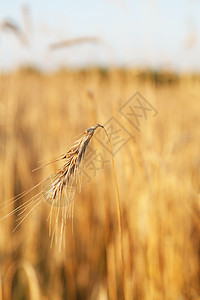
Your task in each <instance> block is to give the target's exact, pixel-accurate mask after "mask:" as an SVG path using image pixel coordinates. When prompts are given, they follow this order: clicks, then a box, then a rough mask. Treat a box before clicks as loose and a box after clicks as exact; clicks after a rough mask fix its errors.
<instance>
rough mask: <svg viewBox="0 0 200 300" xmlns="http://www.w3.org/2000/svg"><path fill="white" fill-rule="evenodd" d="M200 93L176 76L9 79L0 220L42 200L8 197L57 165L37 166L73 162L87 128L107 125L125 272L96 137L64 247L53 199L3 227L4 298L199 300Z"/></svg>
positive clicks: (30, 75) (0, 267) (0, 124)
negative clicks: (57, 235)
mask: <svg viewBox="0 0 200 300" xmlns="http://www.w3.org/2000/svg"><path fill="white" fill-rule="evenodd" d="M136 93H137V94H136ZM199 95H200V79H199V77H198V76H190V75H187V74H185V75H180V76H175V75H173V74H170V73H169V72H163V73H162V74H154V73H153V72H141V71H136V70H118V69H113V70H112V69H111V70H99V69H88V70H80V71H67V70H62V71H59V72H57V73H52V74H42V73H40V72H38V71H36V70H31V69H23V70H20V71H16V72H13V73H10V74H1V77H0V187H1V188H0V202H1V207H0V218H3V217H4V216H6V215H8V214H9V212H11V211H12V210H14V209H16V208H17V207H18V206H19V205H23V203H25V201H27V200H28V197H32V196H34V192H35V191H31V192H30V193H29V194H28V195H24V197H22V198H19V199H17V200H16V201H15V202H14V201H11V202H8V201H9V199H11V198H13V197H14V196H16V195H18V194H19V193H21V192H24V191H26V190H27V189H29V188H31V187H33V186H35V185H36V184H37V183H38V182H40V181H42V180H44V179H45V178H47V177H48V176H49V175H50V174H52V173H54V172H55V171H56V170H57V169H58V167H59V166H58V164H52V165H51V164H50V165H48V166H46V167H42V168H41V169H39V170H37V171H35V172H32V170H33V169H35V168H37V167H38V166H39V165H42V164H43V163H44V162H48V160H49V159H51V157H54V155H55V154H62V153H65V152H66V151H67V150H68V149H69V148H70V147H71V145H72V144H73V142H74V141H75V139H76V137H77V136H78V135H79V134H80V133H81V132H83V131H84V130H85V129H87V128H89V127H91V126H93V125H95V124H96V123H100V124H102V125H104V124H105V127H106V128H107V130H108V133H109V135H110V140H111V143H112V146H113V152H114V161H115V168H116V175H117V181H118V187H119V197H120V203H121V214H122V223H123V228H122V229H123V230H122V242H123V243H122V248H123V254H124V265H123V264H122V260H121V251H120V239H119V227H118V215H117V205H116V196H115V183H114V177H113V171H112V164H111V154H110V153H109V151H107V146H108V144H107V141H106V139H105V136H104V135H103V133H102V131H101V130H100V129H98V132H96V133H95V134H94V137H93V139H92V140H91V143H90V145H89V147H88V149H87V150H88V152H87V150H86V154H85V162H84V167H83V170H82V176H81V178H82V179H81V180H82V184H81V191H78V190H77V193H76V196H75V200H74V217H73V221H72V219H71V218H68V219H67V223H66V231H65V248H64V247H63V248H62V249H61V250H59V249H58V247H57V245H55V243H53V244H52V247H51V237H50V236H49V220H48V215H49V210H50V209H51V205H50V204H49V203H48V201H45V199H44V201H43V203H42V204H41V205H38V207H36V208H35V209H33V210H32V211H31V212H30V214H29V215H28V216H27V218H26V219H25V220H24V221H23V222H22V223H21V224H20V225H19V227H18V228H17V229H16V230H15V231H14V232H13V229H14V228H15V227H16V225H17V224H18V223H19V220H17V219H18V216H17V214H13V215H11V216H8V217H7V218H5V219H3V220H1V222H0V299H5V300H9V299H18V300H25V299H31V300H39V299H41V300H47V299H48V300H51V299H52V300H61V299H66V300H67V299H69V300H86V299H88V300H107V299H110V300H115V299H123V298H124V299H126V300H131V299H137V300H143V299H144V300H157V299H159V300H161V299H166V300H185V299H195V300H197V299H200V195H199V187H200V155H199V154H200V150H199V149H200V148H199V141H200V121H199V116H200V103H199V100H200V99H199ZM132 96H133V97H132ZM137 96H138V97H139V99H140V100H139V101H138V100H137ZM143 97H144V98H143ZM144 99H146V100H144ZM127 101H128V102H127ZM134 101H135V102H134ZM145 101H146V102H145ZM142 102H143V103H142ZM140 104H143V109H142V107H141V106H140ZM144 107H145V108H144ZM134 113H135V114H136V115H134ZM138 128H139V129H138ZM40 161H41V162H40ZM38 162H40V163H39V164H38ZM61 165H62V162H61ZM37 192H38V190H37ZM6 203H7V204H10V203H11V204H10V205H6ZM53 209H54V208H53ZM63 209H64V208H63ZM30 210H31V209H30ZM54 221H55V220H54ZM72 227H73V230H72ZM123 290H124V292H123ZM123 294H124V295H123Z"/></svg>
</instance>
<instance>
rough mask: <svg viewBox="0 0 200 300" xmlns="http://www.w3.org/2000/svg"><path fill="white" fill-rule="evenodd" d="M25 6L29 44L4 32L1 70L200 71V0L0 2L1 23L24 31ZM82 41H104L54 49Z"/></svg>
mask: <svg viewBox="0 0 200 300" xmlns="http://www.w3.org/2000/svg"><path fill="white" fill-rule="evenodd" d="M22 5H26V6H27V7H28V8H29V10H30V19H31V31H29V32H28V36H29V37H28V40H29V43H28V45H26V46H23V45H21V44H20V43H19V41H18V40H17V38H16V36H14V35H13V33H11V32H9V31H6V32H5V31H3V32H0V68H2V69H12V68H13V67H14V68H15V67H17V66H19V65H20V64H31V65H36V66H39V67H41V68H43V69H46V70H52V69H55V68H58V67H60V66H65V65H66V66H76V67H77V66H85V65H86V66H87V65H89V66H91V65H94V64H97V65H119V66H127V67H152V68H156V69H157V68H170V69H175V70H179V71H182V70H184V71H187V70H194V71H196V70H198V71H200V59H199V56H200V55H199V54H200V0H182V1H181V0H177V1H172V0H168V1H166V0H137V1H136V0H135V1H130V0H129V1H128V0H124V1H123V0H95V1H92V0H84V1H83V0H82V1H81V0H74V1H67V0H56V1H52V0H49V1H47V0H43V1H39V0H29V1H28V0H27V1H26V2H23V1H19V0H15V1H13V0H4V1H2V0H0V20H1V21H3V20H13V21H15V23H16V24H18V26H20V28H22V29H23V30H25V28H24V23H23V17H22V10H21V7H22ZM81 36H95V37H97V38H99V40H100V41H99V43H96V44H85V45H81V46H80V45H79V46H71V47H69V48H65V49H59V50H56V51H54V52H52V51H50V50H49V45H50V44H51V43H54V42H58V41H62V40H65V39H70V38H75V37H81Z"/></svg>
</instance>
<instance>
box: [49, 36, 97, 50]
mask: <svg viewBox="0 0 200 300" xmlns="http://www.w3.org/2000/svg"><path fill="white" fill-rule="evenodd" d="M99 41H100V40H99V39H98V38H96V37H87V36H85V37H80V38H74V39H68V40H64V41H60V42H57V43H53V44H51V45H50V46H49V49H50V50H57V49H61V48H65V47H69V46H74V45H77V44H84V43H97V42H99Z"/></svg>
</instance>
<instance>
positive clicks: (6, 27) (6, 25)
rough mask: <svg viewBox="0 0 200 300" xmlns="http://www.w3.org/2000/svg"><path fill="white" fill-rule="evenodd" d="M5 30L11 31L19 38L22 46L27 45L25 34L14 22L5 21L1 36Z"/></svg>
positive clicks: (2, 24)
mask: <svg viewBox="0 0 200 300" xmlns="http://www.w3.org/2000/svg"><path fill="white" fill-rule="evenodd" d="M4 30H9V31H11V32H12V33H13V34H14V35H15V36H16V37H17V38H18V40H19V42H20V43H21V44H23V45H26V44H27V39H26V37H25V35H24V33H23V32H22V30H21V29H20V28H19V26H17V24H15V23H14V22H13V21H10V20H6V21H3V22H2V23H1V24H0V34H1V32H2V31H4Z"/></svg>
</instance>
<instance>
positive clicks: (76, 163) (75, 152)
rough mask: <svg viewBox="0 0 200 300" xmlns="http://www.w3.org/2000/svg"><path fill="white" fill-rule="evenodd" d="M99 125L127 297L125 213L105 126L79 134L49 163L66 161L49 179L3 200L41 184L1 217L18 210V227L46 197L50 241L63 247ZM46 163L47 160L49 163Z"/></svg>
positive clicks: (11, 201) (96, 126)
mask: <svg viewBox="0 0 200 300" xmlns="http://www.w3.org/2000/svg"><path fill="white" fill-rule="evenodd" d="M97 128H102V129H103V130H104V132H105V134H106V137H107V139H108V142H109V147H110V151H111V155H112V167H113V175H114V182H115V190H116V203H117V213H118V226H119V237H120V251H121V259H122V277H123V296H124V297H123V298H124V299H125V282H124V281H125V276H124V253H123V245H122V242H123V239H122V216H121V207H120V201H119V191H118V184H117V177H116V172H115V165H114V158H113V151H112V145H111V141H110V138H109V136H108V133H107V131H106V129H105V127H104V126H102V125H100V124H96V125H94V126H92V127H90V128H89V129H87V130H85V131H84V132H83V133H82V134H81V135H80V138H79V139H78V140H77V141H76V142H75V143H74V145H73V146H72V147H71V148H70V149H69V150H68V151H67V153H65V154H63V155H61V156H59V157H57V158H55V159H54V160H52V161H51V162H50V163H53V162H57V161H64V162H65V163H64V165H63V166H62V167H61V168H60V169H59V170H58V171H57V172H55V173H54V174H53V175H51V176H49V177H48V178H47V179H46V180H43V181H41V182H40V183H39V184H37V185H36V186H34V187H33V188H31V189H29V190H27V191H25V192H23V193H21V194H19V195H18V196H16V197H14V198H13V199H11V200H9V201H7V202H5V203H3V204H2V205H1V206H0V210H3V209H6V208H7V207H9V205H13V203H14V202H16V201H18V200H19V199H20V198H22V197H24V196H26V195H28V194H29V193H31V192H32V191H33V190H34V189H36V188H38V187H39V186H42V189H41V191H40V192H39V193H37V194H36V195H35V196H33V197H31V198H30V199H28V200H27V201H25V202H24V203H23V204H21V205H19V206H18V207H17V208H15V209H14V210H12V211H11V212H10V213H8V214H7V215H5V216H4V217H3V218H1V219H0V221H1V220H2V219H5V218H7V217H8V216H11V215H14V214H16V213H17V214H18V221H19V223H18V224H17V226H16V227H15V229H14V231H15V230H16V229H17V228H18V227H19V225H20V224H21V223H22V222H23V221H24V220H25V219H26V218H27V217H28V215H29V214H30V213H31V212H32V211H33V210H34V209H35V208H36V207H37V206H38V205H39V204H41V203H42V202H44V201H47V202H48V203H49V204H50V205H51V209H50V213H49V217H48V219H49V235H50V236H51V245H52V243H53V241H54V239H55V244H56V245H58V247H59V250H61V247H62V246H63V247H65V227H66V219H67V218H68V217H71V218H72V224H73V212H74V197H75V194H76V190H77V184H78V181H79V180H80V178H79V171H80V165H81V162H82V160H83V158H84V154H85V152H86V149H87V147H88V145H89V143H90V140H91V138H92V137H93V135H94V133H95V131H96V130H97ZM50 163H48V164H50ZM46 165H47V164H46ZM53 212H55V214H54V217H55V220H54V226H53V225H52V223H53V222H52V218H53Z"/></svg>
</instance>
